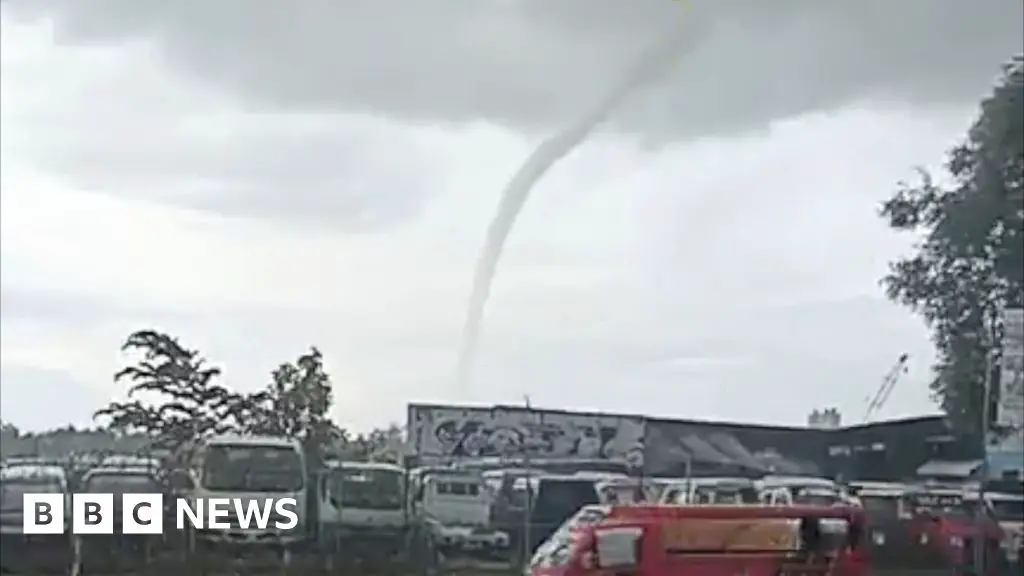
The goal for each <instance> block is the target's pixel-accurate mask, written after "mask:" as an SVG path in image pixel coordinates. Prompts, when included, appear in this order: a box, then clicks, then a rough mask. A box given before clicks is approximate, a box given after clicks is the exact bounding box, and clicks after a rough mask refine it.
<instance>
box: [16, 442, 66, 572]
mask: <svg viewBox="0 0 1024 576" xmlns="http://www.w3.org/2000/svg"><path fill="white" fill-rule="evenodd" d="M26 494H63V495H64V510H65V514H64V526H63V530H62V532H63V533H61V534H25V533H24V528H23V523H22V521H23V518H24V514H23V510H22V508H23V506H24V497H25V495H26ZM70 510H71V493H70V491H69V489H68V477H67V473H66V471H65V469H64V467H63V466H60V465H57V464H55V463H47V462H44V461H41V460H31V461H30V460H25V461H20V462H11V461H8V462H7V463H6V464H5V465H4V466H3V468H0V548H2V549H3V554H0V566H2V568H3V571H4V572H7V571H11V572H16V571H18V570H19V569H21V568H28V569H30V571H32V570H38V569H39V568H40V564H42V567H43V568H55V569H59V570H61V571H64V570H67V569H68V567H70V566H71V565H72V564H73V562H74V547H73V542H72V538H71V534H70V533H71V530H70V528H71V517H70Z"/></svg>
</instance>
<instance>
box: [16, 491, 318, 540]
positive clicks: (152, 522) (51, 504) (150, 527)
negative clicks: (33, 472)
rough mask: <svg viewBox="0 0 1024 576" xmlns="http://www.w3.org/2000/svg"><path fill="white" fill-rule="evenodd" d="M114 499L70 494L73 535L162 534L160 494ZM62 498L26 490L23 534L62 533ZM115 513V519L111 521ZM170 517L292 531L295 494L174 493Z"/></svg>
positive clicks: (204, 526) (219, 526)
mask: <svg viewBox="0 0 1024 576" xmlns="http://www.w3.org/2000/svg"><path fill="white" fill-rule="evenodd" d="M114 498H115V496H114V495H113V494H73V495H72V496H71V532H72V534H113V533H114V527H115V526H120V528H121V532H122V533H123V534H162V533H163V531H164V513H165V508H164V496H163V494H122V495H120V496H118V498H120V501H121V505H120V507H118V506H115V505H114ZM66 500H67V496H65V495H64V494H25V496H24V499H23V507H22V515H23V518H22V528H23V531H24V533H25V534H64V533H65V532H66V530H67V524H68V523H67V519H66V516H65V510H64V505H65V502H66ZM119 512H120V514H119ZM204 512H205V513H204ZM118 516H120V521H118V522H115V519H116V518H117V517H118ZM174 518H175V525H176V527H177V529H178V530H184V529H185V528H186V526H191V527H192V528H194V529H196V530H225V531H226V530H232V529H242V530H251V529H257V530H268V529H270V528H271V527H273V528H274V529H276V530H281V531H285V530H294V529H295V528H296V527H297V526H298V524H299V515H298V502H297V501H296V500H295V498H274V499H272V498H266V499H260V500H252V499H243V498H198V499H186V498H177V499H175V502H174ZM204 520H205V522H204Z"/></svg>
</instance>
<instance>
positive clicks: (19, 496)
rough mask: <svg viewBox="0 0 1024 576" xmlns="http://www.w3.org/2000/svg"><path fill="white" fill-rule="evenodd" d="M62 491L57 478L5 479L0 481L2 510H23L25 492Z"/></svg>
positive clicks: (0, 507) (0, 510)
mask: <svg viewBox="0 0 1024 576" xmlns="http://www.w3.org/2000/svg"><path fill="white" fill-rule="evenodd" d="M56 492H61V486H60V482H57V481H56V480H24V479H18V480H6V479H5V480H3V481H2V482H0V512H21V508H22V506H23V505H24V501H23V498H24V496H25V494H42V493H56Z"/></svg>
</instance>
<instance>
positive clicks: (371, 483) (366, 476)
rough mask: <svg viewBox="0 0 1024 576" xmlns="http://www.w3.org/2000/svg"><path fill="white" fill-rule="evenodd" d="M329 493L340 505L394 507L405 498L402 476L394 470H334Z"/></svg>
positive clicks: (400, 504)
mask: <svg viewBox="0 0 1024 576" xmlns="http://www.w3.org/2000/svg"><path fill="white" fill-rule="evenodd" d="M331 494H332V497H333V498H334V499H335V500H337V503H340V504H341V505H342V506H343V507H347V508H365V509H369V510H397V509H400V508H402V505H403V499H404V497H405V477H404V474H403V473H402V472H399V471H397V470H373V469H360V468H350V469H341V470H335V471H333V472H332V477H331Z"/></svg>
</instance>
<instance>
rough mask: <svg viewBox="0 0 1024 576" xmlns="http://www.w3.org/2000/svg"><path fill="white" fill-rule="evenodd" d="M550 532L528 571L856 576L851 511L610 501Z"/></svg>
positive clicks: (858, 531)
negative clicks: (597, 513) (600, 511)
mask: <svg viewBox="0 0 1024 576" xmlns="http://www.w3.org/2000/svg"><path fill="white" fill-rule="evenodd" d="M605 512H606V515H605V516H604V517H603V518H589V521H587V522H576V523H575V524H573V525H570V526H566V527H565V528H564V529H562V530H559V531H557V532H556V533H555V534H554V535H553V536H552V537H551V539H550V540H549V541H548V542H546V543H545V544H544V545H543V546H541V547H540V548H539V549H538V551H537V554H536V555H535V556H534V557H533V559H532V561H531V565H530V568H529V572H528V573H529V574H530V576H618V575H620V574H630V575H631V576H683V575H687V576H688V575H693V576H719V575H720V576H738V575H742V576H812V575H815V576H817V575H821V576H824V575H826V574H828V575H831V576H863V575H866V574H867V573H868V572H869V569H868V565H867V561H866V558H865V555H864V553H863V546H862V544H863V543H862V535H863V533H864V529H863V527H864V519H863V514H862V512H861V510H860V509H859V508H852V507H850V508H846V507H810V506H787V507H769V506H672V505H669V506H656V505H652V506H645V505H640V506H637V505H631V506H613V507H609V508H607V509H605Z"/></svg>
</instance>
